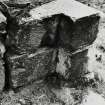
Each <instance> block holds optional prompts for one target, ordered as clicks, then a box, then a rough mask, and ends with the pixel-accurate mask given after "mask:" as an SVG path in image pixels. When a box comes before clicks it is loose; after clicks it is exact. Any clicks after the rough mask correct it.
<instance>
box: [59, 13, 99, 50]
mask: <svg viewBox="0 0 105 105" xmlns="http://www.w3.org/2000/svg"><path fill="white" fill-rule="evenodd" d="M99 19H100V17H99V16H98V15H93V16H89V17H84V18H81V19H78V20H76V21H75V22H73V21H72V20H71V19H70V17H67V16H64V15H61V21H60V25H59V45H60V46H62V47H64V48H67V49H69V50H70V51H72V50H74V51H75V50H77V49H79V48H81V47H84V46H88V45H91V44H92V43H93V42H94V40H95V39H96V37H97V33H98V25H99Z"/></svg>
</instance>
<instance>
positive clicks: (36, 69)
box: [7, 49, 56, 88]
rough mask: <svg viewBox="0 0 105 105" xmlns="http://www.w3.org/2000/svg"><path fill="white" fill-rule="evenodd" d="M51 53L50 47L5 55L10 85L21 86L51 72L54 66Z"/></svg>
mask: <svg viewBox="0 0 105 105" xmlns="http://www.w3.org/2000/svg"><path fill="white" fill-rule="evenodd" d="M53 54H54V51H53V50H52V49H49V50H45V49H42V50H39V51H37V52H36V53H32V54H29V55H28V54H25V55H20V56H18V55H12V56H10V55H7V59H8V67H9V69H8V70H10V71H9V72H10V83H11V86H12V87H14V88H16V87H19V86H23V85H26V84H28V83H30V82H32V81H35V80H39V79H43V78H44V77H45V76H46V75H47V73H49V72H53V71H54V70H55V67H56V63H55V61H53Z"/></svg>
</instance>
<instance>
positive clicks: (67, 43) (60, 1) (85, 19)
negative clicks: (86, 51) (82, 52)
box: [30, 0, 103, 51]
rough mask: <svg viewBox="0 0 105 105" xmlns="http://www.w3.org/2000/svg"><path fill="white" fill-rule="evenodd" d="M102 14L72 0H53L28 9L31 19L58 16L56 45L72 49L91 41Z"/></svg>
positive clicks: (94, 36) (93, 38) (89, 43)
mask: <svg viewBox="0 0 105 105" xmlns="http://www.w3.org/2000/svg"><path fill="white" fill-rule="evenodd" d="M62 7H63V8H62ZM102 14H103V13H101V12H99V11H97V10H95V9H93V8H91V7H88V6H86V5H84V4H82V3H79V2H77V1H74V0H72V1H68V0H66V1H65V0H55V1H53V2H50V3H48V4H44V5H42V6H39V7H37V8H34V9H32V10H30V16H31V18H32V19H33V20H34V19H42V18H46V17H48V18H51V17H52V16H55V17H58V18H59V22H58V23H59V24H58V27H57V36H58V40H57V41H58V43H57V45H58V46H61V47H64V48H68V49H69V50H73V51H74V50H77V49H79V48H81V47H84V46H88V45H91V44H92V43H93V41H94V40H95V39H96V37H97V33H98V26H99V20H100V16H101V15H102Z"/></svg>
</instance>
